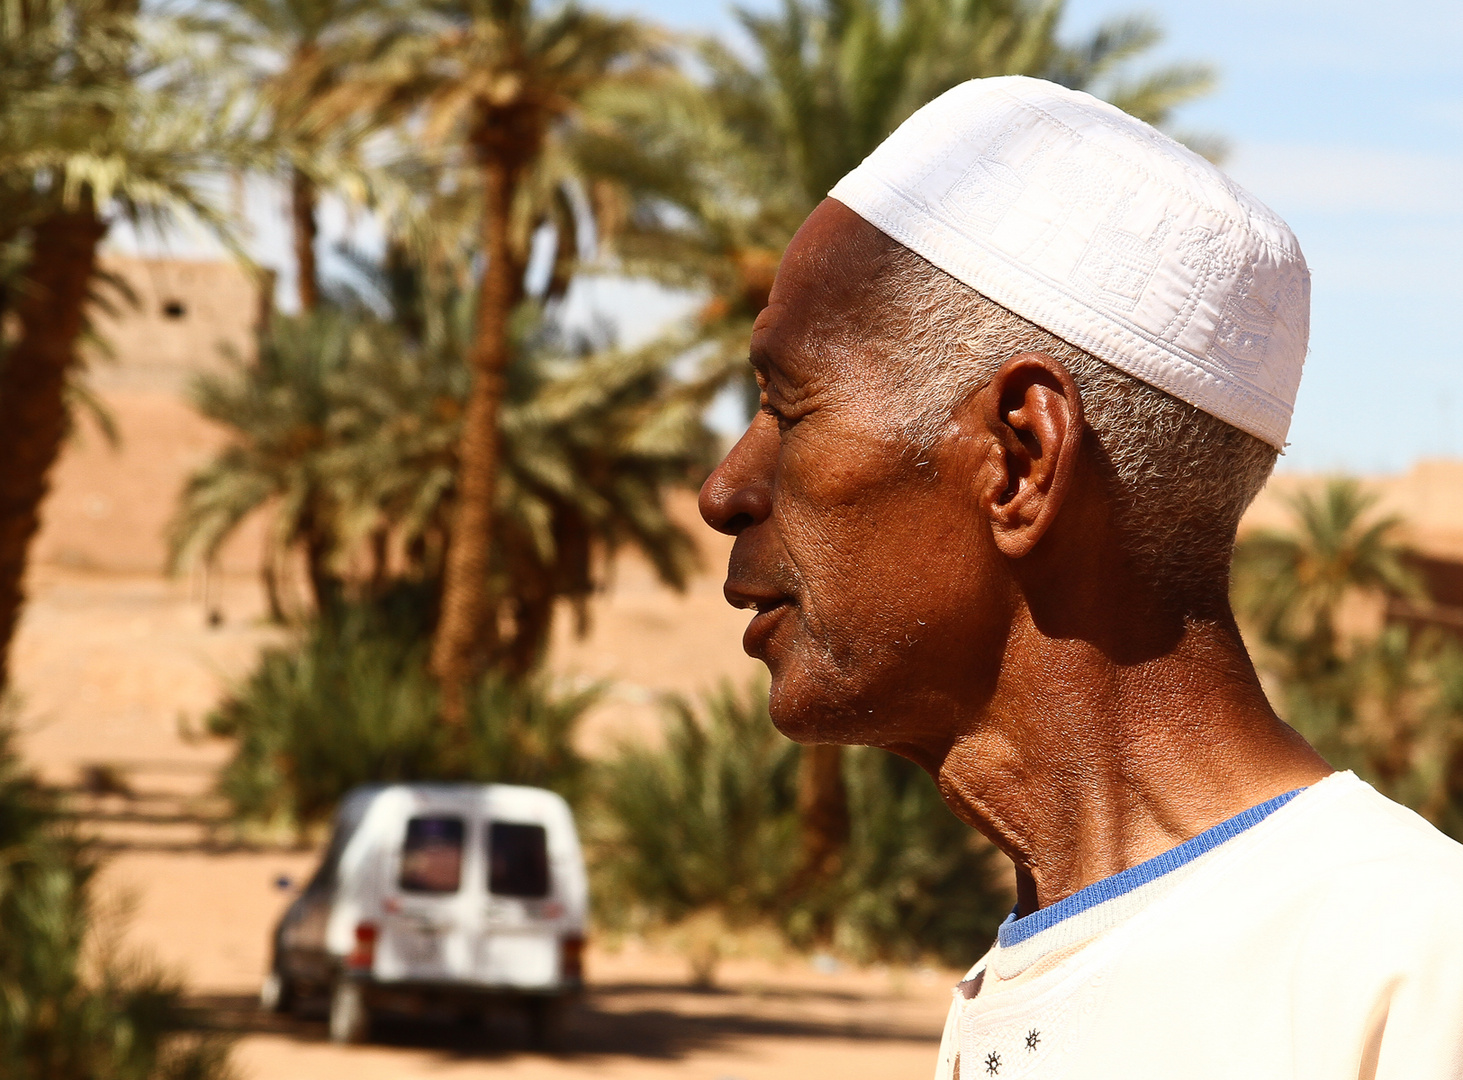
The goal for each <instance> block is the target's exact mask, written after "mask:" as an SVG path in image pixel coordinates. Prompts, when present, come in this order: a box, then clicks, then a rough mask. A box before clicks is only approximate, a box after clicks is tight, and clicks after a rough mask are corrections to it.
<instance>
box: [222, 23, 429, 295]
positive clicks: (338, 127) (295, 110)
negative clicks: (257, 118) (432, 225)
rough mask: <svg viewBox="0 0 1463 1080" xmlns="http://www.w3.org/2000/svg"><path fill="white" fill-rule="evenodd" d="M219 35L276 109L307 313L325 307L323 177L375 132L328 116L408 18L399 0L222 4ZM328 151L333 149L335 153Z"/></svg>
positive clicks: (274, 126)
mask: <svg viewBox="0 0 1463 1080" xmlns="http://www.w3.org/2000/svg"><path fill="white" fill-rule="evenodd" d="M217 5H218V11H219V17H218V19H217V29H218V30H220V31H222V33H223V34H224V36H225V38H226V39H227V40H230V41H232V42H233V43H235V44H236V45H237V46H238V47H237V48H236V49H235V50H234V52H235V61H236V62H237V63H239V64H240V65H241V66H243V67H245V68H246V69H248V70H249V72H250V74H251V77H252V82H253V83H254V85H255V87H256V89H257V91H258V92H259V93H260V95H261V97H262V99H263V100H264V101H265V102H267V104H268V106H269V109H270V116H269V121H270V128H271V132H272V136H273V140H274V141H275V142H276V143H277V144H278V145H280V146H281V147H282V148H283V149H284V151H285V153H286V156H287V157H288V159H289V193H290V220H291V227H292V234H293V237H292V238H293V244H294V254H295V268H296V274H297V280H296V290H297V295H298V297H299V305H300V310H301V311H305V312H310V311H314V310H315V308H316V307H317V306H318V305H319V303H320V275H319V271H318V269H317V264H316V253H315V242H316V238H317V235H318V232H319V229H318V225H317V221H316V211H317V204H318V201H319V186H320V184H321V181H322V174H325V176H324V177H323V178H324V179H326V180H329V179H334V178H335V177H332V176H330V175H329V174H330V173H331V172H332V171H333V170H332V168H331V167H332V166H334V167H335V169H336V170H338V169H339V168H340V167H341V166H342V162H341V155H342V153H348V151H349V150H350V149H351V148H352V147H353V146H355V145H357V144H359V143H360V142H361V141H362V140H363V139H364V138H365V137H367V136H368V135H370V134H371V133H372V130H373V129H372V127H371V125H369V124H364V125H363V124H360V123H351V122H348V121H349V120H350V119H358V117H356V118H348V117H345V116H342V115H340V114H339V113H338V112H337V111H334V110H322V108H321V107H322V105H324V104H325V103H326V102H327V101H328V100H329V99H330V98H331V95H332V94H333V93H334V92H335V91H336V89H337V88H338V87H339V85H340V83H341V79H342V77H343V75H344V74H345V72H347V71H348V70H349V69H350V66H351V64H352V62H353V61H354V60H355V59H357V58H358V57H359V55H360V54H361V52H362V51H363V50H364V49H366V48H367V47H368V43H374V42H376V41H377V40H378V39H380V38H382V37H389V36H390V35H391V34H392V33H393V30H394V27H395V25H396V23H397V21H398V18H399V17H400V16H402V15H404V14H405V12H404V11H403V10H402V5H400V4H395V3H393V0H217ZM327 148H329V149H328V150H327Z"/></svg>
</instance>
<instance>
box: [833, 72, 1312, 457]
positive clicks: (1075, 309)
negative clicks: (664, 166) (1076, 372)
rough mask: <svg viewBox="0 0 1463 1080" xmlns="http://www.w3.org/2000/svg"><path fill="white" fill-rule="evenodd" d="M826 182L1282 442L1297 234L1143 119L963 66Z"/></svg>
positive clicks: (1293, 339)
mask: <svg viewBox="0 0 1463 1080" xmlns="http://www.w3.org/2000/svg"><path fill="white" fill-rule="evenodd" d="M829 194H830V195H832V196H833V198H835V199H837V200H838V201H839V202H841V203H843V204H845V205H846V206H848V207H849V208H850V209H852V210H853V211H854V212H856V213H857V214H858V215H859V216H860V217H862V218H864V219H865V220H866V221H868V222H869V223H870V224H872V225H874V226H876V227H877V228H878V229H880V230H881V231H883V232H885V233H887V234H888V235H889V236H891V237H893V238H894V239H895V240H898V241H899V242H900V243H901V244H903V245H905V246H906V247H908V248H910V249H911V250H913V251H915V252H916V253H918V254H919V255H922V256H924V258H926V259H928V260H929V261H930V262H931V263H933V264H934V265H936V266H938V267H939V268H940V269H941V270H944V271H945V272H946V273H948V274H950V275H951V276H953V277H955V278H957V279H958V280H960V281H963V282H964V283H965V284H967V285H969V286H970V287H971V288H973V289H976V290H977V291H979V292H981V293H983V294H985V295H986V296H988V297H989V298H990V299H992V300H994V301H995V302H996V303H998V304H1000V305H1002V306H1003V307H1005V308H1008V309H1010V310H1011V311H1013V312H1015V313H1016V314H1018V315H1020V316H1022V317H1023V318H1025V319H1028V320H1030V321H1031V322H1034V323H1036V324H1037V325H1039V326H1042V327H1044V328H1045V329H1047V330H1049V331H1051V332H1052V333H1053V334H1056V335H1057V336H1058V337H1060V338H1062V339H1063V340H1065V341H1069V342H1071V343H1072V344H1073V345H1076V346H1077V347H1078V348H1081V349H1083V350H1084V351H1086V352H1089V353H1091V354H1092V355H1093V356H1096V357H1098V358H1099V359H1102V360H1105V361H1106V362H1108V363H1109V364H1112V365H1113V366H1114V367H1116V368H1119V369H1120V370H1122V371H1125V372H1127V373H1128V374H1130V375H1132V376H1134V377H1135V378H1138V379H1142V380H1143V381H1144V382H1146V383H1149V384H1150V385H1153V386H1156V387H1158V388H1159V389H1161V390H1165V391H1167V392H1168V393H1170V394H1172V395H1174V396H1175V397H1177V398H1181V399H1182V400H1184V401H1187V402H1189V403H1190V404H1191V405H1194V406H1196V407H1197V408H1200V409H1203V410H1204V411H1205V412H1208V413H1211V414H1213V415H1214V416H1217V417H1219V418H1220V419H1221V420H1224V421H1225V422H1227V423H1229V424H1232V425H1234V426H1235V427H1237V428H1240V429H1242V430H1244V431H1247V432H1249V433H1250V434H1252V435H1255V436H1257V437H1259V438H1261V439H1263V440H1265V441H1266V442H1267V443H1269V444H1270V445H1272V446H1274V447H1276V448H1277V449H1283V448H1284V446H1285V433H1286V431H1287V430H1288V429H1289V428H1290V415H1291V412H1292V410H1293V409H1294V406H1295V392H1296V388H1297V387H1298V386H1299V385H1300V371H1301V364H1302V363H1303V362H1304V360H1305V354H1306V341H1307V338H1308V337H1309V334H1310V271H1309V270H1307V269H1306V262H1305V257H1304V256H1303V255H1301V252H1300V245H1299V244H1298V243H1297V242H1296V239H1295V235H1294V234H1293V233H1292V232H1291V231H1290V229H1289V227H1287V226H1286V224H1285V222H1283V221H1282V220H1280V218H1279V217H1278V216H1277V215H1276V214H1275V213H1273V212H1272V211H1271V210H1269V209H1268V208H1267V207H1265V206H1264V205H1263V204H1261V203H1260V201H1259V200H1257V199H1255V198H1254V197H1253V196H1251V195H1250V194H1248V193H1247V192H1245V191H1243V190H1242V189H1241V188H1240V187H1239V186H1238V185H1237V184H1235V183H1234V181H1232V180H1230V179H1229V177H1227V176H1225V175H1224V174H1223V173H1222V172H1220V171H1219V170H1218V169H1217V168H1215V167H1214V166H1213V165H1211V164H1210V163H1209V162H1207V161H1205V160H1204V159H1203V158H1201V157H1200V156H1199V155H1197V154H1195V153H1194V152H1193V151H1191V150H1189V149H1187V148H1186V147H1183V146H1181V145H1179V144H1178V143H1176V142H1174V140H1172V139H1170V138H1169V137H1168V136H1167V135H1163V134H1161V133H1160V132H1158V131H1155V130H1154V129H1153V128H1151V127H1149V126H1148V125H1147V124H1145V123H1143V122H1142V121H1140V120H1135V119H1133V118H1132V117H1131V116H1128V115H1127V114H1126V113H1124V112H1122V111H1121V110H1119V109H1117V108H1115V107H1113V106H1112V105H1109V104H1107V103H1106V102H1102V101H1098V100H1097V99H1096V98H1094V97H1092V96H1090V95H1088V94H1083V93H1080V92H1078V91H1075V90H1067V89H1065V88H1063V87H1060V86H1056V85H1054V84H1052V83H1048V82H1043V81H1041V80H1039V79H1028V78H1024V77H1019V76H1011V77H1004V78H996V79H976V80H974V81H972V82H967V83H964V84H962V85H960V86H957V87H955V88H954V89H953V90H950V91H947V92H946V93H944V94H942V95H940V96H939V97H938V98H936V99H935V100H934V101H932V102H930V103H929V104H928V105H926V106H925V107H924V108H922V109H920V110H919V112H917V113H915V114H914V115H913V116H911V117H910V118H909V119H908V120H906V121H905V122H904V123H903V124H902V125H900V127H899V130H897V131H895V132H894V134H892V135H890V136H889V138H887V139H885V140H884V142H883V144H882V145H881V146H879V148H878V149H877V150H875V151H874V152H873V153H872V154H870V155H869V156H868V157H867V158H866V159H865V160H864V162H863V164H861V165H860V166H859V167H858V168H856V169H854V170H853V171H852V172H851V173H849V174H848V175H847V176H845V177H844V178H843V179H842V180H840V181H839V182H838V184H837V186H835V187H834V189H833V190H832V191H831V192H830V193H829Z"/></svg>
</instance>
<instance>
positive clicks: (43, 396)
mask: <svg viewBox="0 0 1463 1080" xmlns="http://www.w3.org/2000/svg"><path fill="white" fill-rule="evenodd" d="M106 231H107V227H106V225H105V224H104V223H103V222H101V221H100V220H98V218H97V216H96V213H95V211H94V210H93V208H92V206H91V204H90V200H86V201H85V202H84V203H83V205H82V206H81V208H79V209H77V210H69V211H63V212H60V213H57V214H54V215H52V216H51V217H48V218H46V219H45V220H43V221H42V222H41V223H40V224H39V225H37V226H36V230H35V238H34V249H33V251H32V254H31V263H30V268H29V270H28V271H27V273H26V276H25V288H24V290H23V291H22V290H17V292H18V293H19V296H18V297H17V299H16V303H15V308H14V311H15V317H16V323H17V328H18V334H17V337H16V340H15V344H14V345H13V346H11V348H10V349H9V350H8V352H7V354H6V355H5V356H4V357H3V361H0V688H3V687H4V686H5V685H6V683H7V681H8V678H9V651H10V641H11V638H12V637H13V636H14V633H15V627H16V624H17V622H18V621H19V619H20V610H21V606H22V604H23V603H24V600H25V597H24V592H23V582H24V578H25V566H26V557H27V554H28V552H29V549H30V542H31V539H32V538H33V537H34V536H35V534H36V531H37V529H38V528H39V527H40V520H41V519H40V508H41V502H42V500H43V499H44V498H45V496H46V491H47V489H48V487H49V482H48V475H49V473H50V470H51V466H52V465H53V464H54V463H55V461H56V456H57V454H59V453H60V450H61V440H62V438H63V437H64V436H65V434H66V376H67V372H68V371H69V370H70V368H71V365H72V363H73V361H74V359H75V355H76V341H77V338H78V337H79V336H80V335H81V330H82V326H83V324H84V319H85V313H86V301H87V297H88V294H89V290H90V286H91V280H92V275H93V274H94V273H95V271H96V259H97V245H98V244H99V243H101V239H102V237H103V236H104V235H105V234H106Z"/></svg>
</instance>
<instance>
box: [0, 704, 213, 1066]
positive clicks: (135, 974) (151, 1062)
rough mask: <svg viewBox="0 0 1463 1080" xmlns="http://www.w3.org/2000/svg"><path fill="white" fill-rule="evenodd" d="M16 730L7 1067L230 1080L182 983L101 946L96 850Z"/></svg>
mask: <svg viewBox="0 0 1463 1080" xmlns="http://www.w3.org/2000/svg"><path fill="white" fill-rule="evenodd" d="M11 738H12V736H11V732H10V730H9V728H0V1076H4V1077H6V1078H7V1080H226V1078H228V1077H230V1076H232V1075H233V1072H232V1070H231V1069H230V1068H229V1065H228V1050H227V1047H226V1046H225V1045H224V1044H223V1043H222V1042H220V1041H219V1040H218V1039H216V1038H209V1037H206V1036H202V1035H200V1034H199V1033H197V1032H196V1031H192V1030H190V1024H189V1022H188V1018H187V1016H186V1013H185V1012H184V1010H183V1008H182V1005H181V1000H180V998H181V994H180V987H179V986H178V984H177V983H175V982H173V981H172V980H170V979H168V978H167V977H165V976H164V975H162V974H161V973H160V972H158V971H157V970H156V969H155V968H152V967H149V966H148V965H146V964H144V963H142V962H141V961H139V960H137V959H136V958H132V959H127V958H123V957H119V956H117V955H115V954H112V953H108V952H105V951H101V952H100V954H98V953H97V952H96V946H97V942H96V941H95V931H94V926H93V922H94V920H93V905H92V899H91V886H92V880H93V877H94V875H95V872H96V867H97V864H96V861H95V859H94V857H93V855H92V853H91V852H90V850H89V849H88V847H87V845H86V844H84V843H83V842H81V841H80V840H78V839H77V837H76V835H75V833H74V832H73V831H72V829H71V828H70V825H69V823H68V821H67V819H66V817H65V816H64V815H63V814H62V813H61V812H60V811H59V810H58V808H57V807H56V805H55V804H54V802H53V800H52V799H51V798H50V797H49V795H48V794H47V793H46V792H45V791H44V790H42V789H41V788H40V787H39V786H38V785H37V784H36V783H35V782H34V780H32V779H31V778H30V777H29V776H28V775H26V773H25V772H24V770H23V769H22V768H21V766H20V763H19V760H18V759H17V757H16V756H15V754H14V752H13V750H12V748H11ZM88 950H93V951H92V952H91V953H90V954H89V953H88ZM87 972H94V974H93V975H91V976H88V975H86V974H85V973H87Z"/></svg>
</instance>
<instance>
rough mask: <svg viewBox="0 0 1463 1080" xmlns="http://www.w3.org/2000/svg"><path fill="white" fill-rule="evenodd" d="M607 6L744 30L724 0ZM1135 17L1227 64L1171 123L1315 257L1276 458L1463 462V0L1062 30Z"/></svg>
mask: <svg viewBox="0 0 1463 1080" xmlns="http://www.w3.org/2000/svg"><path fill="white" fill-rule="evenodd" d="M601 3H602V6H605V7H611V8H616V9H618V10H623V11H628V12H636V13H640V14H644V15H647V16H650V17H653V18H655V19H657V20H659V21H662V22H665V23H668V24H670V25H672V26H676V27H678V28H682V29H687V30H708V31H712V32H719V33H734V32H735V23H734V21H733V19H732V18H731V15H730V7H729V5H727V4H724V3H720V2H717V0H601ZM755 6H756V7H759V8H764V9H765V8H767V7H769V6H771V5H769V4H768V3H767V2H766V0H762V2H760V3H757V4H755ZM1133 12H1144V13H1147V14H1151V15H1153V16H1154V17H1156V18H1157V19H1158V21H1159V22H1160V24H1161V25H1162V26H1163V28H1164V30H1165V32H1166V34H1165V41H1164V44H1163V45H1162V46H1161V47H1160V48H1159V49H1158V50H1157V51H1156V53H1155V54H1154V55H1155V58H1157V59H1169V60H1203V61H1206V62H1209V63H1212V64H1214V65H1215V66H1216V67H1217V68H1218V69H1219V74H1220V86H1219V89H1218V91H1217V92H1216V93H1215V94H1213V95H1212V96H1211V97H1209V98H1207V99H1205V100H1203V101H1201V102H1196V103H1194V104H1193V105H1191V106H1189V107H1187V108H1186V109H1185V110H1184V112H1183V113H1182V114H1181V116H1180V118H1179V123H1178V125H1177V126H1178V127H1180V128H1182V129H1184V130H1196V131H1204V132H1206V133H1214V134H1217V135H1221V136H1223V137H1224V138H1225V139H1227V140H1228V142H1229V144H1230V147H1231V151H1230V156H1229V158H1228V160H1227V161H1226V163H1225V168H1226V169H1227V170H1228V171H1229V172H1230V173H1231V174H1232V175H1233V176H1234V177H1235V178H1236V179H1237V180H1239V181H1240V183H1242V184H1243V185H1244V186H1246V187H1247V188H1249V189H1250V190H1251V191H1252V192H1254V193H1255V194H1256V195H1258V196H1259V197H1260V198H1261V199H1262V200H1264V201H1265V202H1266V203H1267V204H1269V205H1270V206H1271V207H1273V208H1274V209H1275V210H1277V211H1279V213H1280V214H1281V215H1282V216H1284V217H1285V219H1286V220H1287V221H1289V222H1290V224H1291V226H1292V227H1293V228H1294V229H1295V232H1296V234H1297V235H1298V236H1299V237H1300V241H1301V246H1302V247H1303V249H1304V250H1305V253H1306V256H1307V259H1308V261H1309V263H1310V266H1311V271H1312V275H1313V292H1312V296H1313V309H1312V319H1311V354H1310V357H1309V359H1308V361H1307V363H1306V371H1305V376H1304V379H1303V380H1302V383H1301V391H1300V398H1299V400H1298V401H1297V404H1296V414H1295V422H1294V426H1293V427H1292V428H1291V433H1290V442H1291V446H1290V448H1289V450H1288V452H1287V454H1286V457H1285V458H1284V459H1282V464H1283V467H1286V468H1293V469H1306V470H1317V469H1334V468H1346V469H1352V470H1357V471H1364V472H1391V471H1399V470H1403V469H1405V468H1407V467H1408V466H1409V465H1410V464H1411V463H1412V462H1413V461H1415V460H1416V459H1418V458H1420V457H1437V456H1442V455H1448V456H1454V457H1463V336H1460V334H1459V332H1458V323H1459V321H1460V319H1463V268H1460V267H1463V2H1460V0H1392V2H1391V3H1388V4H1378V3H1376V2H1375V0H1371V2H1367V3H1363V2H1361V0H1202V2H1201V0H1160V2H1156V3H1154V2H1149V3H1142V2H1141V0H1140V2H1138V3H1129V2H1125V0H1069V3H1068V7H1067V14H1066V18H1065V22H1064V26H1065V28H1066V31H1067V33H1069V34H1076V33H1081V32H1083V31H1086V30H1090V29H1092V28H1093V27H1095V26H1096V25H1097V24H1098V23H1099V22H1100V21H1102V20H1103V19H1105V18H1110V17H1112V16H1115V15H1121V14H1129V13H1133Z"/></svg>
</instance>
